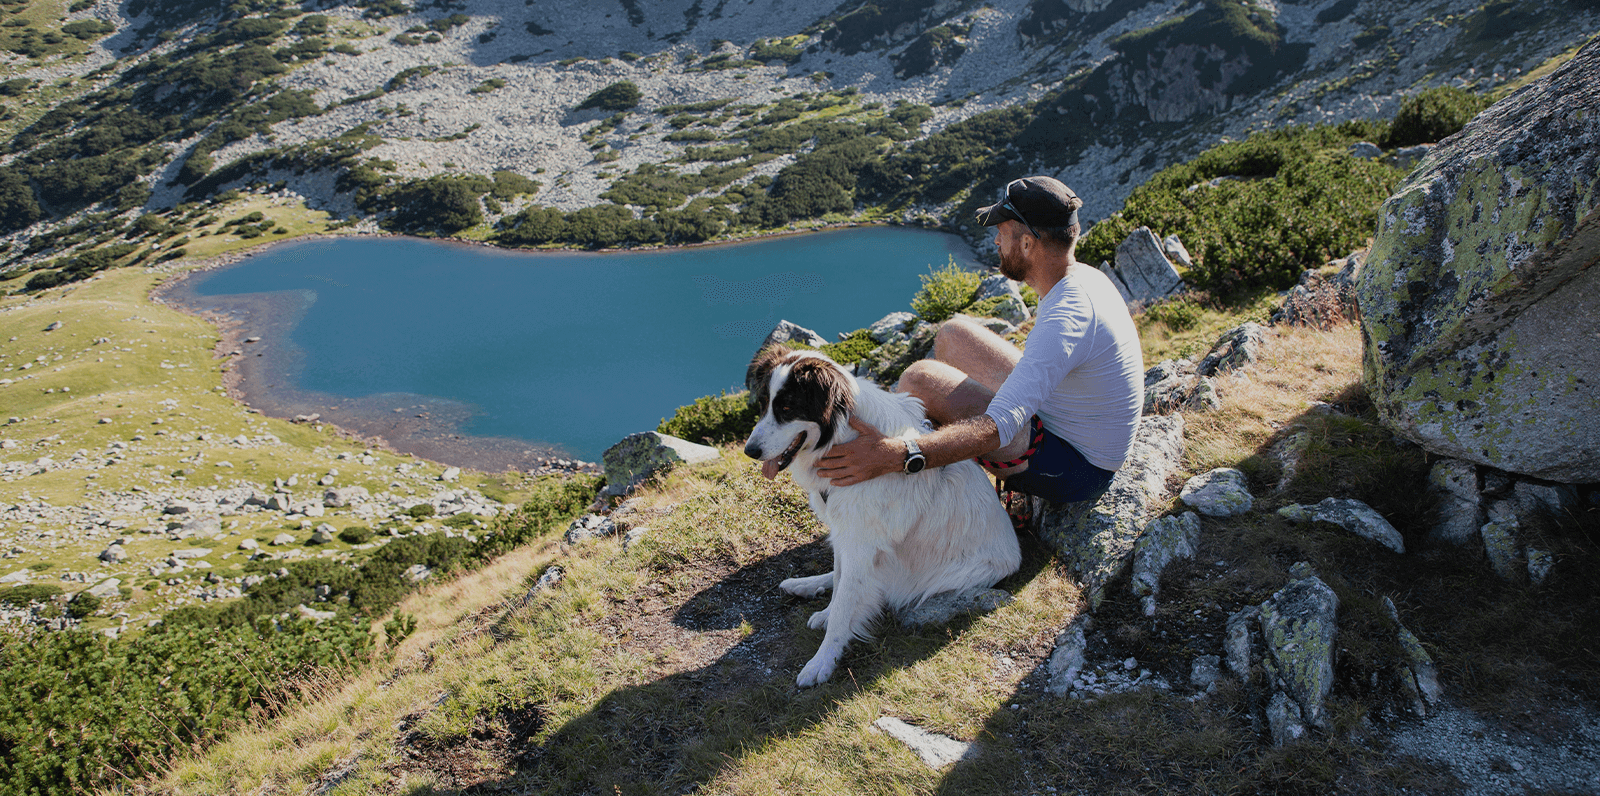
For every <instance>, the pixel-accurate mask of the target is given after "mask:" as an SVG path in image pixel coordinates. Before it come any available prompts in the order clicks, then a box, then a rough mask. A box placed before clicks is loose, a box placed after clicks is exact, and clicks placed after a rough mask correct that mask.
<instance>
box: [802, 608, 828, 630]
mask: <svg viewBox="0 0 1600 796" xmlns="http://www.w3.org/2000/svg"><path fill="white" fill-rule="evenodd" d="M829 607H832V606H829ZM806 627H809V628H811V629H812V630H826V629H827V628H828V609H827V608H824V609H822V610H820V611H818V612H816V613H814V614H812V615H811V619H810V620H808V621H807V622H806Z"/></svg>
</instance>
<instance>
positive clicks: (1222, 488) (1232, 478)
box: [1178, 467, 1255, 517]
mask: <svg viewBox="0 0 1600 796" xmlns="http://www.w3.org/2000/svg"><path fill="white" fill-rule="evenodd" d="M1178 499H1179V500H1181V501H1183V502H1184V503H1185V504H1186V505H1188V506H1189V507H1190V508H1193V509H1194V510H1195V511H1198V512H1200V513H1201V514H1204V515H1206V516H1207V517H1237V516H1239V515H1240V514H1244V513H1245V512H1248V511H1249V510H1250V509H1251V508H1252V507H1254V506H1255V499H1254V498H1252V497H1251V496H1250V484H1249V482H1248V481H1247V480H1246V479H1245V477H1244V473H1243V472H1241V471H1239V470H1236V469H1234V468H1232V467H1218V468H1217V469H1215V470H1212V471H1211V472H1209V473H1203V474H1201V475H1197V476H1195V477H1193V478H1190V479H1189V480H1188V481H1186V482H1184V484H1183V491H1182V492H1179V493H1178Z"/></svg>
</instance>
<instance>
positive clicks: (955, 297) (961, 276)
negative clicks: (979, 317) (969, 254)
mask: <svg viewBox="0 0 1600 796" xmlns="http://www.w3.org/2000/svg"><path fill="white" fill-rule="evenodd" d="M918 279H921V280H922V289H921V290H918V291H917V295H915V296H913V297H912V299H911V309H912V311H914V312H916V313H917V316H918V317H920V318H921V319H922V320H925V321H927V322H929V323H939V322H940V321H944V320H948V319H949V318H950V317H951V316H954V315H955V314H956V313H958V312H961V311H962V310H964V309H966V308H968V307H970V306H972V303H973V300H974V298H975V297H976V295H977V292H978V283H979V282H980V281H982V278H981V277H980V276H978V274H976V273H974V272H972V271H968V270H966V269H964V268H962V267H961V266H959V265H956V261H955V258H954V257H951V258H950V261H949V262H948V263H946V264H945V267H944V268H941V269H939V270H937V271H932V270H930V272H929V273H928V274H926V275H924V276H920V277H918Z"/></svg>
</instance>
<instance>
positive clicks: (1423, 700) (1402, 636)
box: [1383, 597, 1444, 716]
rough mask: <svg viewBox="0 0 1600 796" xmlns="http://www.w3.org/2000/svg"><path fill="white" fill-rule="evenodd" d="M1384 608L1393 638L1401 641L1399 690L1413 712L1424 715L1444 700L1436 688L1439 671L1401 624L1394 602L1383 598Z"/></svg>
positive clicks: (1442, 691)
mask: <svg viewBox="0 0 1600 796" xmlns="http://www.w3.org/2000/svg"><path fill="white" fill-rule="evenodd" d="M1383 607H1384V609H1385V610H1386V611H1388V612H1389V618H1390V619H1391V620H1393V621H1394V627H1395V639H1396V640H1397V641H1399V642H1400V650H1401V654H1402V655H1404V658H1403V659H1402V660H1401V662H1400V665H1401V666H1402V667H1403V669H1404V673H1403V676H1402V677H1401V678H1400V689H1401V691H1403V692H1404V693H1405V695H1406V696H1407V697H1409V698H1410V700H1411V710H1412V712H1414V713H1416V714H1417V715H1419V716H1427V715H1428V710H1429V709H1430V708H1432V707H1434V706H1436V705H1438V704H1439V701H1440V700H1442V699H1444V688H1443V687H1442V686H1440V685H1439V669H1438V667H1436V666H1434V665H1433V656H1432V655H1429V654H1428V651H1427V650H1426V649H1423V647H1422V641H1421V640H1419V639H1418V638H1417V637H1416V635H1414V634H1413V633H1412V632H1411V631H1410V630H1407V629H1406V626H1405V625H1403V624H1401V623H1400V611H1399V610H1398V609H1397V608H1395V606H1394V600H1391V599H1389V598H1388V597H1385V598H1383Z"/></svg>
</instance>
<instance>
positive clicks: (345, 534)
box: [339, 525, 372, 544]
mask: <svg viewBox="0 0 1600 796" xmlns="http://www.w3.org/2000/svg"><path fill="white" fill-rule="evenodd" d="M371 539H372V529H371V528H368V527H367V526H365V525H352V526H350V527H348V528H345V529H344V530H342V531H340V532H339V541H341V542H344V543H345V544H365V543H367V542H368V541H369V540H371Z"/></svg>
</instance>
